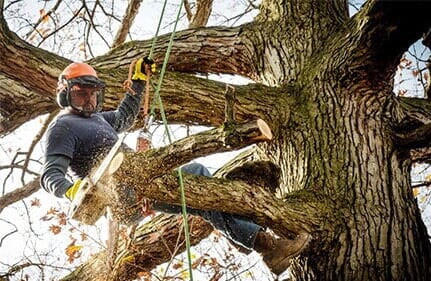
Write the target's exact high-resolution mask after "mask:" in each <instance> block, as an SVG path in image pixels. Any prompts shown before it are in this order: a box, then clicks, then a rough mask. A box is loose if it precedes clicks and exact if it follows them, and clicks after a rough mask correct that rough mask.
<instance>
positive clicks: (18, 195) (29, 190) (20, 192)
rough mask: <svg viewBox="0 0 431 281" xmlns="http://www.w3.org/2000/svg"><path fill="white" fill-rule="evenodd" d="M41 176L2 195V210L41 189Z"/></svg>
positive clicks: (0, 208) (0, 205)
mask: <svg viewBox="0 0 431 281" xmlns="http://www.w3.org/2000/svg"><path fill="white" fill-rule="evenodd" d="M39 180H40V179H39V177H37V178H35V179H33V180H32V181H31V182H29V183H27V184H26V185H25V186H23V187H21V188H17V189H15V190H14V191H11V192H9V193H6V194H5V195H3V196H1V197H0V212H1V211H2V210H3V209H4V208H6V207H7V206H9V205H11V204H13V203H15V202H17V201H19V200H23V199H25V198H27V197H28V196H30V195H32V194H33V193H35V192H36V191H38V190H39V189H40V184H39Z"/></svg>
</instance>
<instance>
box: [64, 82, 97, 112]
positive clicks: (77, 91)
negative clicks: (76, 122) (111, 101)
mask: <svg viewBox="0 0 431 281" xmlns="http://www.w3.org/2000/svg"><path fill="white" fill-rule="evenodd" d="M105 85H106V84H105V82H103V81H102V80H99V79H98V78H96V77H94V76H80V77H77V78H72V79H70V80H67V99H68V103H69V105H70V106H71V107H72V108H73V109H75V110H77V111H79V112H80V113H82V114H83V115H85V116H89V115H91V114H92V113H95V112H98V111H100V110H102V107H103V100H104V97H105ZM94 96H95V100H96V103H95V106H94V107H92V106H85V105H84V104H83V102H85V101H86V100H90V99H93V97H94Z"/></svg>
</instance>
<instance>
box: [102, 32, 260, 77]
mask: <svg viewBox="0 0 431 281" xmlns="http://www.w3.org/2000/svg"><path fill="white" fill-rule="evenodd" d="M241 34H242V27H232V28H227V27H207V28H198V29H188V30H184V31H179V32H177V33H176V35H175V41H174V45H173V47H172V51H171V54H170V56H169V62H168V70H175V71H181V72H188V73H224V74H236V75H242V76H246V77H250V78H253V77H255V74H254V72H253V71H254V68H253V67H252V60H251V57H250V54H249V51H248V50H247V49H246V46H244V45H243V44H242V42H241V41H242V38H241ZM169 38H170V34H166V35H163V36H160V37H159V38H158V40H157V45H156V46H155V49H154V60H155V62H156V63H159V64H161V62H162V61H163V59H164V55H165V52H166V49H167V47H168V44H169ZM151 43H152V40H146V41H135V42H132V43H127V44H123V45H122V46H120V47H118V48H116V49H114V50H112V51H111V52H110V53H108V54H106V55H104V56H100V57H97V58H96V59H95V61H96V60H97V62H102V63H103V64H104V65H105V63H106V62H108V63H109V62H114V61H115V62H117V63H118V64H117V67H118V66H123V67H127V66H128V63H130V60H131V59H136V58H138V57H141V56H142V55H144V54H145V53H146V52H148V51H149V50H150V47H151ZM125 55H127V59H126V60H125ZM119 58H120V60H119ZM101 65H102V64H101Z"/></svg>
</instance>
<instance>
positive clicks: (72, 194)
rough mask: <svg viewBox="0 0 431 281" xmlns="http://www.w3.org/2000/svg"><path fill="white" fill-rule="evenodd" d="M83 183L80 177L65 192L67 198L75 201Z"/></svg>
mask: <svg viewBox="0 0 431 281" xmlns="http://www.w3.org/2000/svg"><path fill="white" fill-rule="evenodd" d="M81 183H82V180H81V179H78V180H77V181H76V182H75V183H74V184H73V185H72V186H70V187H69V189H68V190H67V191H66V194H65V195H66V197H67V199H69V200H70V201H73V199H74V198H75V195H76V192H78V189H79V187H80V185H81Z"/></svg>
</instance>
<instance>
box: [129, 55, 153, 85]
mask: <svg viewBox="0 0 431 281" xmlns="http://www.w3.org/2000/svg"><path fill="white" fill-rule="evenodd" d="M147 68H148V69H149V70H150V71H151V73H154V72H156V64H155V63H154V61H153V60H152V59H150V58H149V57H145V58H140V59H139V60H138V61H137V62H136V64H135V72H134V73H133V76H132V80H142V81H146V80H147V75H146V74H145V73H146V69H147Z"/></svg>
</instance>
